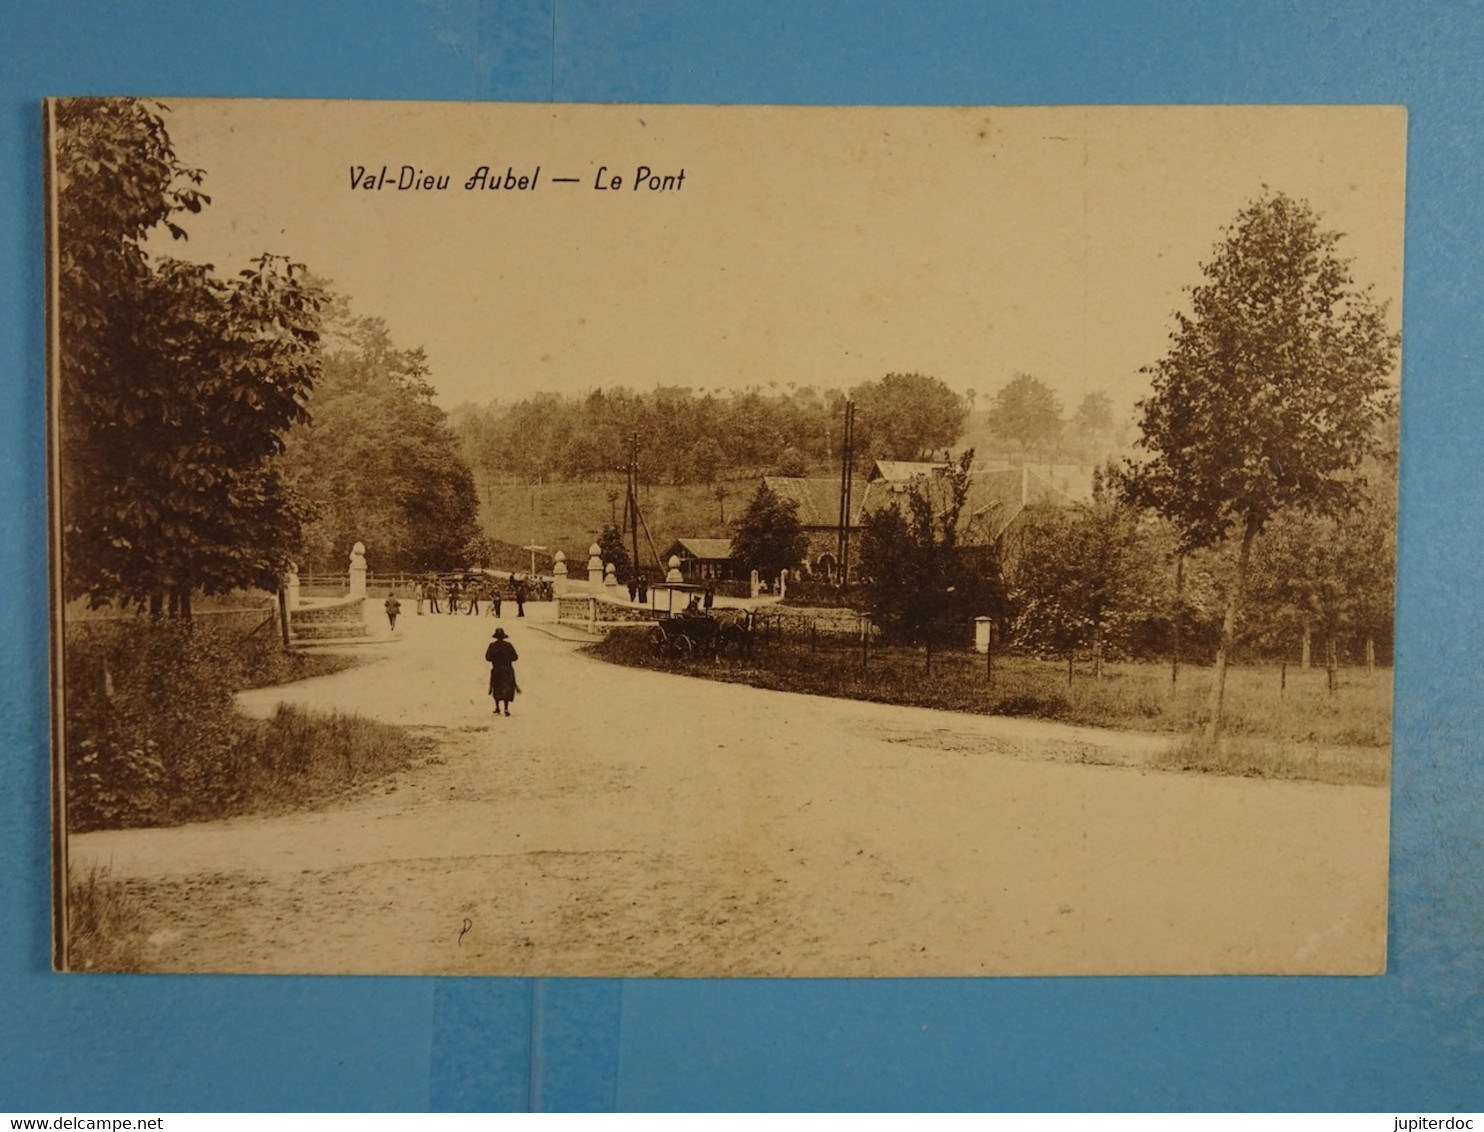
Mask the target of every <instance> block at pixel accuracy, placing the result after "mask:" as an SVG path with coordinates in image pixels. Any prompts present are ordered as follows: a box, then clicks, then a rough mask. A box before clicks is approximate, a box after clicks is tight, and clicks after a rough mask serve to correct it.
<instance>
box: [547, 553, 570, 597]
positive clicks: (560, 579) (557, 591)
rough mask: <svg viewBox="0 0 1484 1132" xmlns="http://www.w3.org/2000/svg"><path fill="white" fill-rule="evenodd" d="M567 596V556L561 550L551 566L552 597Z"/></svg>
mask: <svg viewBox="0 0 1484 1132" xmlns="http://www.w3.org/2000/svg"><path fill="white" fill-rule="evenodd" d="M566 595H567V556H566V555H565V554H563V553H562V552H561V551H560V550H559V551H557V552H556V558H555V560H554V561H553V562H552V564H551V596H552V597H553V598H561V597H565V596H566Z"/></svg>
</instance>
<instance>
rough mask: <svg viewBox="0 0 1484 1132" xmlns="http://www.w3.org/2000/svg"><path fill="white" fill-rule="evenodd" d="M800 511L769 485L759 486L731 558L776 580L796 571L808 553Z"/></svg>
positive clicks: (746, 568) (735, 540)
mask: <svg viewBox="0 0 1484 1132" xmlns="http://www.w3.org/2000/svg"><path fill="white" fill-rule="evenodd" d="M798 512H799V507H798V504H797V503H795V502H794V501H793V500H792V499H783V498H781V497H780V496H779V495H777V494H776V493H775V492H774V491H773V489H772V488H770V487H769V486H768V485H767V484H766V483H762V484H759V485H758V489H757V492H756V494H754V495H753V497H752V502H751V503H749V504H748V505H747V510H746V511H745V512H743V514H742V518H741V520H740V521H739V522H738V524H737V533H736V535H735V536H734V537H733V538H732V558H733V559H734V560H735V561H736V562H737V563H738V564H739V565H740V566H741V567H742V569H744V570H756V571H757V572H758V577H760V578H763V579H769V580H771V579H773V578H776V577H778V576H779V575H780V574H782V573H783V571H784V570H792V569H795V568H796V567H797V566H798V564H799V563H800V562H802V561H803V559H804V554H805V553H806V552H807V551H808V549H809V536H808V535H807V534H805V533H804V528H803V525H802V524H801V523H800V522H799V513H798Z"/></svg>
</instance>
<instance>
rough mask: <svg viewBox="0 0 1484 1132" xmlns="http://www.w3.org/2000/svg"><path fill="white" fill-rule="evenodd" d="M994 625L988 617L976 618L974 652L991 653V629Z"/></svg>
mask: <svg viewBox="0 0 1484 1132" xmlns="http://www.w3.org/2000/svg"><path fill="white" fill-rule="evenodd" d="M991 624H992V622H991V621H990V619H989V618H988V617H976V618H974V651H975V652H988V651H989V627H990V625H991Z"/></svg>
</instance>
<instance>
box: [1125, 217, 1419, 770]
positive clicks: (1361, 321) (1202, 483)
mask: <svg viewBox="0 0 1484 1132" xmlns="http://www.w3.org/2000/svg"><path fill="white" fill-rule="evenodd" d="M1339 239H1340V235H1339V233H1336V232H1329V231H1325V230H1323V229H1322V228H1321V227H1320V221H1319V217H1318V216H1317V215H1316V214H1315V213H1314V211H1313V210H1312V209H1311V208H1310V207H1309V205H1308V204H1307V203H1305V202H1303V201H1296V200H1293V199H1291V198H1289V197H1287V196H1285V195H1283V194H1282V193H1272V194H1267V195H1264V196H1263V197H1261V198H1259V199H1258V200H1256V201H1254V202H1253V203H1252V204H1250V205H1248V206H1247V207H1246V208H1244V209H1242V211H1241V212H1240V213H1238V215H1237V218H1236V220H1235V222H1234V223H1233V224H1232V226H1231V227H1230V228H1229V229H1228V230H1227V232H1226V236H1225V238H1224V239H1223V240H1222V241H1221V242H1220V243H1219V244H1217V246H1216V248H1215V252H1214V254H1213V257H1212V259H1211V260H1210V262H1209V263H1207V264H1205V265H1203V268H1202V271H1203V274H1204V275H1205V281H1204V282H1203V283H1201V284H1199V285H1198V286H1196V287H1194V288H1193V289H1192V290H1191V292H1190V311H1189V313H1186V312H1183V311H1179V312H1176V314H1175V327H1174V329H1173V330H1172V332H1171V334H1170V350H1169V353H1168V354H1166V355H1165V357H1164V358H1163V359H1161V360H1160V361H1159V362H1157V363H1155V364H1154V365H1153V366H1150V367H1149V368H1148V369H1147V371H1146V372H1148V373H1149V374H1150V376H1151V378H1152V381H1153V386H1154V391H1153V394H1152V395H1151V396H1150V397H1149V398H1147V399H1146V400H1144V401H1142V402H1140V404H1139V411H1140V413H1141V415H1142V421H1141V425H1142V436H1141V437H1140V438H1139V440H1138V441H1137V445H1138V447H1141V448H1142V449H1144V451H1145V452H1146V453H1147V456H1146V457H1145V458H1144V459H1142V460H1139V461H1136V462H1131V463H1130V464H1129V466H1128V467H1127V474H1126V476H1125V477H1124V483H1125V488H1126V490H1127V492H1128V494H1129V497H1130V498H1131V499H1132V500H1133V501H1135V502H1137V503H1141V504H1144V505H1147V506H1150V507H1152V508H1154V509H1155V510H1156V511H1158V512H1159V513H1160V514H1162V515H1164V516H1165V517H1166V518H1168V519H1169V520H1170V521H1171V522H1172V523H1173V524H1174V526H1175V528H1176V530H1177V531H1178V535H1179V540H1180V547H1179V549H1180V550H1181V551H1189V550H1192V549H1196V548H1199V547H1207V546H1214V545H1218V544H1219V545H1224V546H1229V547H1230V548H1232V552H1233V553H1234V555H1235V567H1234V571H1233V576H1232V581H1231V583H1230V585H1229V587H1228V592H1227V595H1226V608H1225V613H1224V616H1223V619H1222V627H1221V643H1220V647H1219V648H1218V650H1217V654H1216V673H1215V679H1214V680H1213V681H1212V690H1211V702H1210V707H1209V713H1208V715H1209V722H1208V725H1207V730H1206V736H1207V740H1208V741H1210V742H1214V740H1215V738H1216V737H1217V735H1218V734H1219V732H1220V728H1221V720H1222V704H1223V699H1224V695H1225V688H1226V666H1227V663H1228V660H1229V657H1230V654H1231V648H1232V643H1233V640H1234V635H1235V629H1236V624H1237V618H1238V616H1239V613H1240V610H1241V606H1242V602H1243V597H1244V589H1245V585H1246V578H1247V572H1248V567H1249V563H1250V561H1251V555H1252V546H1253V542H1254V540H1255V539H1257V537H1258V536H1259V535H1260V534H1261V533H1262V531H1263V529H1264V528H1265V527H1266V526H1267V524H1268V522H1269V521H1270V520H1271V519H1272V518H1273V517H1274V516H1275V515H1277V514H1279V513H1280V512H1282V511H1284V510H1286V509H1290V508H1293V509H1298V510H1301V511H1307V512H1310V513H1313V514H1324V515H1338V514H1342V513H1344V512H1346V511H1348V510H1350V509H1352V508H1353V507H1354V505H1355V503H1356V501H1357V499H1358V498H1359V496H1360V492H1361V490H1362V487H1363V484H1362V482H1361V477H1360V475H1359V469H1360V466H1361V464H1362V461H1363V460H1364V459H1365V457H1366V456H1367V454H1368V453H1369V452H1371V451H1372V450H1373V448H1374V446H1375V438H1376V437H1377V436H1378V435H1379V434H1380V428H1379V426H1380V424H1381V421H1382V419H1383V418H1384V416H1385V415H1386V413H1387V412H1388V409H1389V406H1390V403H1391V402H1392V400H1393V398H1394V389H1393V386H1392V384H1391V382H1392V379H1393V377H1394V374H1395V370H1396V355H1397V347H1398V345H1399V339H1398V337H1397V336H1396V335H1394V334H1393V333H1391V332H1390V330H1389V329H1388V326H1387V319H1386V309H1385V306H1384V304H1381V303H1379V302H1377V301H1376V300H1375V298H1374V296H1373V294H1372V293H1371V291H1370V290H1369V289H1362V288H1359V287H1357V286H1356V284H1355V282H1354V280H1353V278H1352V276H1351V273H1350V269H1349V266H1348V263H1347V262H1346V261H1345V260H1343V259H1341V258H1340V257H1339V255H1338V254H1337V251H1336V247H1337V244H1338V242H1339Z"/></svg>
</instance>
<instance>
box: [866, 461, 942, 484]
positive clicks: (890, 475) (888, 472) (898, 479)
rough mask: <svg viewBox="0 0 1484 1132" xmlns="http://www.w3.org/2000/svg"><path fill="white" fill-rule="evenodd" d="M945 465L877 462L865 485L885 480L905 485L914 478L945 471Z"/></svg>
mask: <svg viewBox="0 0 1484 1132" xmlns="http://www.w3.org/2000/svg"><path fill="white" fill-rule="evenodd" d="M947 467H948V465H947V464H944V463H941V462H929V461H923V460H877V461H876V463H875V464H874V465H873V466H872V468H871V474H870V475H868V476H867V477H866V482H867V483H875V482H876V481H877V480H886V481H887V482H888V483H906V482H907V481H908V480H910V479H912V478H914V477H915V476H925V475H929V474H930V473H932V472H940V471H944V470H946V469H947Z"/></svg>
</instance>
